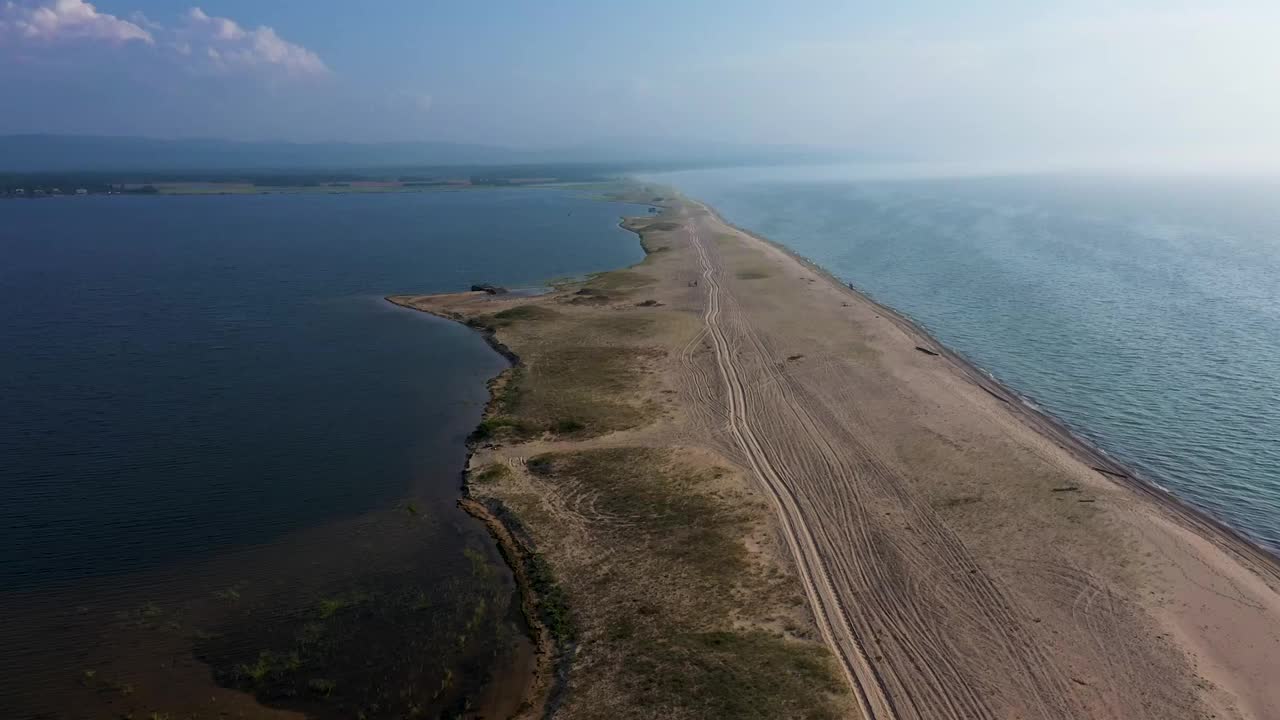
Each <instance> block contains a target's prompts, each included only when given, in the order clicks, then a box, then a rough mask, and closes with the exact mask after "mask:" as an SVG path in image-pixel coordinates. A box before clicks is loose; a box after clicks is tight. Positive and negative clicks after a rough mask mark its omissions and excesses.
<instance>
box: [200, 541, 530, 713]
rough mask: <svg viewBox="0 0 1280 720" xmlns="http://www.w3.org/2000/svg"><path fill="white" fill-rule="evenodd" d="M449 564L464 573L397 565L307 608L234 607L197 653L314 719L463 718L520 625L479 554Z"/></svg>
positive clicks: (222, 679)
mask: <svg viewBox="0 0 1280 720" xmlns="http://www.w3.org/2000/svg"><path fill="white" fill-rule="evenodd" d="M477 556H479V557H480V561H479V562H477V559H476V558H477ZM437 560H440V559H437ZM449 561H450V562H454V563H457V564H458V566H459V567H460V568H462V569H463V570H462V572H464V573H465V572H466V568H470V572H471V573H472V575H471V578H470V580H468V581H466V582H463V581H462V578H465V575H463V576H462V578H460V579H459V580H454V581H451V582H450V583H448V584H447V585H446V586H439V585H435V584H432V585H426V584H421V583H420V579H415V578H414V577H413V576H412V574H411V573H410V574H406V573H403V572H392V573H387V574H377V575H369V576H366V577H364V578H361V581H360V585H359V586H358V587H354V588H352V587H348V588H342V589H336V591H335V592H333V593H332V594H329V595H324V596H320V597H315V598H313V599H312V601H311V605H310V607H309V609H306V610H301V611H299V610H297V609H294V608H287V609H286V608H283V607H261V606H259V607H241V608H238V609H237V610H235V611H234V612H233V613H232V614H231V616H230V618H229V622H228V624H227V625H226V626H224V627H222V628H219V629H220V630H221V631H222V632H219V633H217V634H215V635H208V636H202V637H198V638H195V641H194V646H195V653H196V656H197V657H198V658H199V659H200V660H202V661H204V662H205V663H207V664H208V665H209V666H210V667H211V668H212V670H213V675H214V678H215V680H216V681H217V682H218V684H220V685H223V686H226V687H232V688H236V689H239V690H243V691H245V692H248V693H251V694H253V695H254V696H255V697H256V698H257V699H258V700H259V701H260V702H262V703H264V704H266V705H270V706H273V707H282V708H287V709H292V710H297V711H300V712H302V713H304V714H305V715H306V717H309V718H319V719H322V720H328V719H330V718H331V719H332V720H339V719H342V720H346V719H349V718H360V717H362V718H367V719H368V720H373V719H374V718H412V717H423V718H427V717H461V716H463V713H464V712H465V711H466V710H467V708H468V707H470V705H471V703H472V702H473V700H474V698H476V697H478V696H479V694H480V691H481V690H482V687H483V685H484V683H485V682H486V680H487V668H489V667H491V666H492V658H493V656H494V653H498V652H503V651H505V648H506V647H507V646H508V645H509V643H511V642H512V641H513V640H514V639H515V637H516V633H518V632H520V629H519V628H518V627H517V626H515V625H514V624H513V623H512V621H511V616H510V611H511V605H510V601H511V593H510V589H509V587H508V586H505V585H503V584H501V583H500V582H499V581H498V577H497V576H496V575H495V574H494V573H493V570H492V568H491V566H490V565H489V563H488V562H487V561H485V560H484V559H483V556H481V555H480V553H478V552H477V551H474V550H470V549H469V552H464V553H463V554H462V555H461V556H459V557H456V558H453V559H451V560H449ZM184 717H185V716H184Z"/></svg>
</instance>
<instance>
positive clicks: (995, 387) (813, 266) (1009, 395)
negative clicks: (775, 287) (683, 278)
mask: <svg viewBox="0 0 1280 720" xmlns="http://www.w3.org/2000/svg"><path fill="white" fill-rule="evenodd" d="M689 202H691V203H694V204H696V205H698V206H700V207H701V208H703V209H704V210H705V211H706V212H708V213H710V214H711V215H712V216H713V217H715V218H716V219H717V220H719V221H720V222H721V223H723V224H725V225H726V226H728V227H731V228H733V229H735V230H737V231H738V232H740V233H742V234H743V235H746V236H748V237H751V238H754V239H755V240H757V241H759V242H762V243H765V244H766V245H769V246H771V247H774V248H776V249H778V250H779V251H781V252H782V253H784V254H786V255H787V256H789V257H790V258H791V259H793V260H795V261H796V262H798V263H800V264H801V265H803V266H805V267H807V268H809V269H810V270H812V271H813V272H814V273H816V274H818V275H821V276H823V277H825V278H826V279H827V280H828V281H830V282H832V283H834V284H835V285H837V286H838V287H840V288H841V289H842V290H844V291H845V292H847V293H848V294H849V295H852V296H853V297H855V298H857V299H858V300H859V301H861V302H864V303H866V304H868V305H870V306H872V307H874V308H876V309H877V310H879V311H880V312H881V313H883V314H884V316H885V317H886V318H888V319H889V320H890V321H891V322H893V323H894V324H895V325H897V326H898V327H899V328H900V329H901V330H902V331H903V332H904V333H906V334H907V335H910V336H914V337H916V338H919V339H920V340H922V341H923V342H925V343H927V344H928V345H929V346H931V347H930V348H929V349H931V350H933V351H936V352H937V353H938V354H939V355H940V356H942V357H945V358H946V359H947V360H948V361H950V362H951V363H952V364H954V365H955V366H956V367H957V368H958V369H960V370H961V371H962V372H963V373H964V374H965V375H966V376H967V377H968V378H969V380H970V381H971V382H972V383H973V384H974V385H976V386H978V387H979V388H981V389H983V390H984V391H986V392H987V393H989V394H991V395H992V396H993V397H995V398H996V399H998V400H1000V401H1001V402H1004V403H1006V404H1007V405H1008V406H1009V407H1010V409H1011V410H1013V411H1014V414H1015V415H1016V416H1018V417H1019V418H1020V419H1021V420H1023V422H1025V423H1026V424H1027V425H1028V426H1030V427H1031V428H1032V429H1033V430H1035V431H1036V432H1038V433H1040V434H1041V435H1043V436H1044V437H1046V438H1047V439H1049V440H1051V441H1053V442H1055V443H1057V444H1058V445H1059V447H1062V448H1063V449H1066V450H1068V451H1069V452H1071V453H1072V454H1073V455H1075V456H1076V457H1077V458H1078V459H1080V460H1081V461H1082V462H1084V463H1086V464H1088V465H1089V466H1090V467H1092V468H1093V469H1094V470H1095V471H1097V472H1098V473H1100V474H1101V475H1103V476H1105V477H1106V478H1107V479H1109V480H1111V481H1113V482H1116V483H1118V484H1121V485H1123V486H1125V487H1127V488H1129V489H1131V490H1134V491H1136V492H1139V493H1142V494H1143V495H1145V496H1147V497H1149V498H1151V500H1152V501H1154V502H1156V503H1159V504H1160V505H1161V506H1162V507H1164V508H1165V509H1166V510H1168V511H1170V512H1171V513H1173V514H1174V515H1175V516H1177V517H1179V518H1180V519H1182V520H1183V521H1184V522H1186V523H1188V524H1189V525H1191V526H1192V527H1194V528H1203V529H1204V531H1205V532H1207V533H1210V534H1212V535H1214V536H1221V537H1220V538H1218V539H1220V540H1221V541H1222V542H1223V544H1224V546H1226V547H1228V548H1229V549H1231V550H1232V551H1233V552H1236V553H1239V554H1242V555H1245V556H1247V557H1249V558H1251V559H1253V560H1254V561H1255V562H1260V563H1263V564H1265V565H1266V566H1268V567H1269V568H1270V569H1271V571H1272V573H1273V574H1274V575H1275V578H1276V579H1277V580H1280V551H1275V550H1272V549H1270V548H1268V547H1266V546H1264V545H1262V544H1261V543H1260V542H1258V541H1257V540H1255V539H1253V538H1252V537H1250V536H1248V535H1247V534H1245V533H1244V532H1243V531H1241V530H1238V529H1236V528H1235V527H1232V526H1231V524H1230V523H1229V522H1227V521H1226V520H1224V519H1222V518H1218V517H1215V516H1214V515H1212V514H1210V513H1209V512H1207V511H1205V510H1203V509H1201V508H1198V507H1196V506H1194V505H1192V504H1191V503H1189V502H1188V501H1186V500H1183V499H1182V498H1180V497H1178V495H1177V493H1175V492H1174V491H1172V490H1170V489H1168V488H1167V487H1165V486H1163V485H1161V484H1160V483H1159V482H1158V481H1157V480H1156V479H1154V478H1150V477H1148V476H1147V475H1146V474H1144V473H1142V472H1139V471H1136V470H1135V469H1134V468H1131V467H1129V466H1128V465H1127V464H1125V463H1124V462H1123V461H1121V460H1119V459H1117V458H1115V457H1113V456H1112V455H1111V454H1110V453H1108V452H1107V451H1106V450H1103V449H1102V448H1101V447H1099V446H1097V445H1096V444H1095V443H1093V442H1092V441H1090V440H1089V439H1087V438H1085V437H1082V436H1081V435H1079V434H1078V433H1076V432H1073V431H1072V430H1071V428H1070V427H1069V426H1068V425H1067V423H1066V422H1065V421H1063V420H1061V419H1059V418H1057V417H1055V416H1054V415H1053V414H1051V413H1050V412H1049V411H1047V410H1045V409H1043V407H1042V406H1040V405H1038V404H1036V403H1034V401H1033V399H1032V398H1030V397H1029V396H1025V395H1023V394H1022V393H1019V392H1018V391H1016V390H1014V389H1013V388H1011V387H1009V386H1008V385H1006V384H1005V383H1004V382H1002V381H1000V380H999V379H997V378H996V377H995V376H994V375H993V374H992V373H990V372H987V371H986V370H984V369H983V368H982V366H981V365H979V364H978V363H976V362H974V361H973V360H970V359H969V358H968V357H966V356H965V355H963V354H962V353H960V352H957V351H956V350H953V349H952V348H950V347H949V346H947V345H946V344H944V343H942V342H941V341H939V340H938V339H937V338H936V337H934V335H933V334H932V333H930V332H929V331H928V330H927V329H925V328H924V326H923V325H921V324H919V323H918V322H916V321H915V320H913V319H911V318H910V317H908V316H907V315H905V314H904V313H902V312H900V311H898V310H896V309H894V308H892V307H890V306H888V305H885V304H884V303H881V302H879V301H877V300H875V299H874V298H872V297H871V296H870V295H867V294H866V293H865V292H863V291H862V290H859V289H858V288H857V287H856V286H850V284H849V283H847V282H844V281H842V280H840V278H838V277H836V276H835V275H834V274H832V273H831V271H829V270H827V269H826V268H825V267H823V266H822V265H820V264H818V263H816V262H814V261H812V260H810V259H808V258H806V257H804V256H802V255H800V254H798V253H796V252H795V251H794V250H792V249H791V248H789V247H787V246H786V245H783V244H782V243H779V242H776V241H774V240H770V239H769V238H766V237H763V236H761V235H758V234H756V233H754V232H752V231H750V230H747V229H745V228H743V227H741V226H739V225H735V224H734V223H731V222H729V221H728V220H727V219H725V217H724V216H723V215H721V214H720V212H719V211H718V210H716V209H715V208H714V207H712V206H711V205H709V204H707V203H704V202H702V201H701V200H696V199H692V198H690V199H689Z"/></svg>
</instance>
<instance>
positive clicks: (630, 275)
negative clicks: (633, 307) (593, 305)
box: [584, 270, 656, 294]
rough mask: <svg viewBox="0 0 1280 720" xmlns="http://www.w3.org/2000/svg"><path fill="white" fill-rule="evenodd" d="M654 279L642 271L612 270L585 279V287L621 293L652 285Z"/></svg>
mask: <svg viewBox="0 0 1280 720" xmlns="http://www.w3.org/2000/svg"><path fill="white" fill-rule="evenodd" d="M655 282H656V281H655V280H654V279H653V278H651V277H649V276H648V275H645V274H643V273H639V272H636V271H634V270H614V271H613V272H607V273H602V274H600V275H596V276H595V277H593V278H591V279H590V280H588V281H587V283H586V285H585V286H584V288H585V289H590V290H598V291H600V290H602V291H606V292H612V293H614V294H622V293H626V292H629V291H632V290H638V289H640V288H644V287H648V286H650V285H653V284H654V283H655Z"/></svg>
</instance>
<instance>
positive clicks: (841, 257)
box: [655, 168, 1280, 551]
mask: <svg viewBox="0 0 1280 720" xmlns="http://www.w3.org/2000/svg"><path fill="white" fill-rule="evenodd" d="M857 177H860V175H858V174H857V173H856V171H854V170H852V169H848V168H840V169H830V168H802V169H789V170H785V171H784V170H743V169H735V170H725V171H697V172H685V173H674V174H670V175H666V176H661V177H658V178H655V179H657V180H660V181H662V182H667V183H669V184H672V185H675V186H676V187H678V188H680V189H681V190H682V191H684V192H685V193H686V194H688V195H690V196H692V197H696V198H698V199H701V200H704V201H707V202H709V203H710V204H711V205H713V206H714V207H715V208H716V209H718V210H719V211H720V212H721V213H722V214H723V215H724V216H725V217H726V218H727V219H728V220H729V221H730V222H733V223H735V224H737V225H739V226H742V227H745V228H746V229H748V230H751V231H754V232H756V233H759V234H761V235H763V236H765V237H768V238H769V239H772V240H775V241H778V242H780V243H783V244H785V245H787V246H788V247H790V248H792V249H793V250H795V251H796V252H798V253H799V254H801V255H804V256H806V257H808V258H810V259H812V260H814V261H816V262H817V263H819V264H821V265H822V266H823V267H825V268H827V269H828V270H830V271H831V272H832V273H833V274H834V275H836V276H837V277H839V278H842V279H844V280H847V281H849V282H852V283H853V284H854V285H855V286H856V287H858V288H859V289H861V290H863V291H865V292H867V293H868V294H869V295H870V296H871V297H873V298H875V299H876V300H879V301H881V302H883V303H885V304H887V305H889V306H891V307H893V308H895V309H897V310H899V311H902V312H903V313H905V314H907V315H908V316H910V317H912V318H913V319H915V320H916V321H918V322H920V323H921V324H922V325H923V326H924V327H926V328H927V329H928V330H929V331H930V332H931V333H933V334H934V335H935V336H936V337H938V338H939V339H940V340H941V341H942V342H944V343H946V344H947V345H948V346H949V347H951V348H953V349H955V350H957V351H959V352H961V353H962V354H964V355H965V356H966V357H968V358H970V359H971V360H973V361H974V362H975V363H976V364H977V365H979V366H980V367H982V368H983V369H985V370H987V371H989V372H990V373H991V374H993V375H994V376H995V377H997V378H998V379H1000V380H1002V381H1004V382H1005V383H1006V384H1008V385H1009V386H1010V387H1012V388H1013V389H1014V390H1016V391H1018V392H1019V393H1022V394H1024V395H1025V396H1026V397H1028V398H1029V399H1030V400H1031V401H1032V402H1034V403H1035V404H1036V405H1039V406H1040V407H1042V408H1043V409H1045V410H1047V411H1049V412H1050V413H1051V414H1052V415H1054V416H1056V417H1058V418H1060V419H1061V420H1063V421H1064V422H1065V423H1066V424H1067V425H1068V426H1069V427H1071V428H1072V429H1073V430H1074V431H1075V432H1077V433H1078V434H1080V435H1082V436H1084V437H1086V438H1088V439H1089V440H1091V441H1093V442H1094V443H1096V444H1097V445H1098V446H1100V447H1102V448H1103V449H1104V450H1106V451H1108V452H1109V453H1111V454H1113V455H1114V456H1116V457H1117V458H1119V459H1121V460H1123V461H1124V462H1126V463H1128V464H1129V465H1131V466H1132V467H1134V468H1136V469H1137V470H1139V471H1140V472H1141V474H1143V475H1145V476H1146V477H1147V478H1149V479H1151V480H1154V481H1155V482H1158V483H1159V484H1161V485H1163V486H1164V487H1166V488H1168V489H1170V490H1172V491H1173V492H1174V493H1175V494H1176V495H1178V496H1179V497H1181V498H1183V499H1185V500H1187V501H1189V502H1191V503H1192V504H1194V505H1195V506H1197V507H1199V508H1201V509H1204V510H1206V511H1208V512H1209V513H1210V514H1212V515H1214V516H1216V517H1218V518H1220V519H1223V520H1225V521H1227V522H1228V523H1229V524H1230V525H1232V526H1234V527H1236V528H1238V529H1240V530H1242V531H1244V532H1245V533H1246V534H1248V535H1250V536H1252V537H1253V538H1255V539H1257V540H1258V541H1259V542H1261V543H1262V544H1264V545H1265V546H1267V547H1269V548H1271V549H1272V550H1273V551H1280V202H1277V198H1280V183H1276V182H1273V181H1266V180H1227V179H1219V180H1209V179H1202V180H1192V179H1139V178H1105V177H1008V178H994V179H949V180H928V179H916V180H899V181H889V180H874V179H851V178H857ZM863 177H865V175H863Z"/></svg>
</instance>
